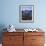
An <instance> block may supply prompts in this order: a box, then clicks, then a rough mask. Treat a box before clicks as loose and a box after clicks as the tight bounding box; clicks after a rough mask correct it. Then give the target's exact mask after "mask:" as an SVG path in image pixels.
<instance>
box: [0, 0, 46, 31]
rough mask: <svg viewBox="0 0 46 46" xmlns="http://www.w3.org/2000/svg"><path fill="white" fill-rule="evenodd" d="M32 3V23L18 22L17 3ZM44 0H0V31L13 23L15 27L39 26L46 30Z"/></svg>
mask: <svg viewBox="0 0 46 46" xmlns="http://www.w3.org/2000/svg"><path fill="white" fill-rule="evenodd" d="M32 4H34V23H20V22H19V5H32ZM45 4H46V0H0V27H1V28H0V31H1V29H2V27H3V28H4V27H6V26H8V25H9V24H13V25H14V26H15V27H16V28H21V29H23V28H29V27H30V28H36V27H40V28H42V29H43V30H44V31H45V32H46V5H45Z"/></svg>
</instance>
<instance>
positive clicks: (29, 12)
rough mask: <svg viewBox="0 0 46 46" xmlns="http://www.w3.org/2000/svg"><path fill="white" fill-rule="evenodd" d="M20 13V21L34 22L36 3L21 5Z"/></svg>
mask: <svg viewBox="0 0 46 46" xmlns="http://www.w3.org/2000/svg"><path fill="white" fill-rule="evenodd" d="M19 13H20V14H19V15H20V16H19V18H20V22H33V19H34V5H20V7H19Z"/></svg>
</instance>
